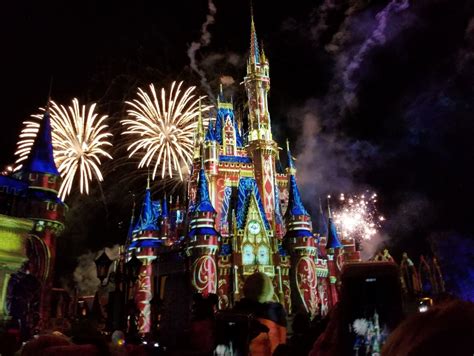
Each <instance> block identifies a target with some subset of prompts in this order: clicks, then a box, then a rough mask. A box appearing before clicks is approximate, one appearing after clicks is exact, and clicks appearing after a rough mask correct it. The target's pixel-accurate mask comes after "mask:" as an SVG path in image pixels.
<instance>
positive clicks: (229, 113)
mask: <svg viewBox="0 0 474 356" xmlns="http://www.w3.org/2000/svg"><path fill="white" fill-rule="evenodd" d="M228 117H229V118H230V120H231V122H232V126H233V127H234V130H235V143H236V145H237V147H239V148H241V147H243V146H244V145H243V140H242V136H241V134H240V131H239V126H238V125H237V120H236V119H235V115H234V110H233V109H230V108H223V107H220V108H218V110H217V119H216V127H215V139H216V140H217V141H218V142H219V144H221V145H222V141H223V137H222V129H223V128H224V126H225V121H226V120H227V118H228Z"/></svg>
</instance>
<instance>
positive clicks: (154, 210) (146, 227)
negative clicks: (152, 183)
mask: <svg viewBox="0 0 474 356" xmlns="http://www.w3.org/2000/svg"><path fill="white" fill-rule="evenodd" d="M160 213H161V207H160V202H159V201H158V202H154V201H152V200H151V192H150V188H147V189H146V192H145V199H144V200H143V205H142V210H141V212H140V216H139V217H138V220H137V224H136V225H135V228H134V229H133V231H134V232H139V231H159V230H160V228H159V227H158V224H157V220H158V216H160Z"/></svg>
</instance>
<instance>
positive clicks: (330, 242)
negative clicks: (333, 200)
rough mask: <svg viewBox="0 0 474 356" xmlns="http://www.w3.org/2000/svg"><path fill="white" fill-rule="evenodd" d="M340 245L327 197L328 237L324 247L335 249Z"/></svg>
mask: <svg viewBox="0 0 474 356" xmlns="http://www.w3.org/2000/svg"><path fill="white" fill-rule="evenodd" d="M340 247H342V244H341V242H340V241H339V236H338V234H337V229H336V225H335V224H334V222H333V220H332V213H331V206H330V204H329V197H328V238H327V242H326V249H335V248H340Z"/></svg>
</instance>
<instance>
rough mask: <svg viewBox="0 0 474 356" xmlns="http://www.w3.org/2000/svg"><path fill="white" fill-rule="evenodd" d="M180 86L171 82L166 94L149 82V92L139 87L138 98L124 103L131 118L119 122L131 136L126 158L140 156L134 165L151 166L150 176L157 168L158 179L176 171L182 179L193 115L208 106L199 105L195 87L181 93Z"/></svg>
mask: <svg viewBox="0 0 474 356" xmlns="http://www.w3.org/2000/svg"><path fill="white" fill-rule="evenodd" d="M182 85H183V82H180V83H179V84H176V82H173V83H172V84H171V89H170V91H169V94H168V95H167V94H166V91H165V89H164V88H162V89H161V90H160V91H159V93H157V91H156V90H155V87H154V85H153V84H150V87H149V92H146V91H144V90H143V89H141V88H139V89H138V93H137V95H138V98H137V99H133V100H132V101H127V102H126V104H127V105H128V106H129V107H130V109H128V110H127V112H128V114H129V115H130V116H132V117H133V119H126V120H122V121H121V123H122V125H124V126H125V127H126V130H125V131H124V132H123V134H124V135H130V136H131V142H130V144H129V145H128V148H127V150H128V151H130V155H129V157H132V156H134V155H138V156H139V157H140V158H141V159H140V162H139V164H138V168H142V167H153V171H152V178H153V179H154V178H155V176H156V174H157V172H158V170H161V178H164V177H165V176H166V175H167V176H169V177H170V178H173V177H174V175H175V174H176V173H177V174H178V175H179V178H180V179H181V180H183V173H185V172H186V173H188V169H189V168H188V167H189V165H190V163H191V161H192V158H193V149H194V133H195V130H196V126H197V118H198V116H199V115H200V113H202V112H205V111H208V110H209V109H210V108H211V106H204V107H202V108H200V105H199V102H200V100H201V99H202V97H195V95H194V94H193V92H194V90H195V89H196V88H195V87H189V88H187V89H186V90H184V89H183V90H184V92H183V91H182V89H181V87H182Z"/></svg>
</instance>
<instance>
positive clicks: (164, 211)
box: [161, 195, 168, 218]
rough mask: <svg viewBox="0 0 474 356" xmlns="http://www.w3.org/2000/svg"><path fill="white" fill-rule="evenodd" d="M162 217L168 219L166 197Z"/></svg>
mask: <svg viewBox="0 0 474 356" xmlns="http://www.w3.org/2000/svg"><path fill="white" fill-rule="evenodd" d="M161 217H163V218H167V217H168V200H167V199H166V195H165V197H164V198H163V203H162V209H161Z"/></svg>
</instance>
